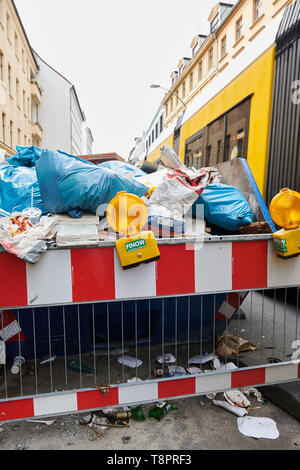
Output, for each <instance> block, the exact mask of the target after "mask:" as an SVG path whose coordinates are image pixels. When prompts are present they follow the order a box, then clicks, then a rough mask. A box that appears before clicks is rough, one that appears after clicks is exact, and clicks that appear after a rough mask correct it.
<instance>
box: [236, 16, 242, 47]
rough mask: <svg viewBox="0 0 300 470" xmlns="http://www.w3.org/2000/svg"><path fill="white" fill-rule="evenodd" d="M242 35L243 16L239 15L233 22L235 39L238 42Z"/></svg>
mask: <svg viewBox="0 0 300 470" xmlns="http://www.w3.org/2000/svg"><path fill="white" fill-rule="evenodd" d="M242 36H243V18H242V17H240V18H239V19H238V20H237V22H236V24H235V41H236V42H238V41H239V40H240V39H241V37H242Z"/></svg>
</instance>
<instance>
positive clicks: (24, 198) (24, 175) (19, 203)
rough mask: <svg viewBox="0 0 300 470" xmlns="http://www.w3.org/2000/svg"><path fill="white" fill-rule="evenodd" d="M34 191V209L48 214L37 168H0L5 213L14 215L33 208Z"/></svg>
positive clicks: (0, 202)
mask: <svg viewBox="0 0 300 470" xmlns="http://www.w3.org/2000/svg"><path fill="white" fill-rule="evenodd" d="M32 190H33V204H34V207H36V208H38V209H40V210H41V211H42V214H46V213H47V212H48V211H47V210H46V209H45V207H44V205H43V202H42V198H41V193H40V188H39V183H38V181H37V175H36V171H35V168H28V167H25V166H18V167H16V166H12V165H1V166H0V208H1V209H2V210H3V211H5V212H7V213H9V214H12V212H13V211H15V212H22V210H24V209H27V208H28V207H31V193H32Z"/></svg>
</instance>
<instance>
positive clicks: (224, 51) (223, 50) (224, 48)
mask: <svg viewBox="0 0 300 470" xmlns="http://www.w3.org/2000/svg"><path fill="white" fill-rule="evenodd" d="M226 54H227V39H226V36H224V37H223V39H222V40H221V59H223V57H224V56H225V55H226Z"/></svg>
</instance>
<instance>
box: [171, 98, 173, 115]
mask: <svg viewBox="0 0 300 470" xmlns="http://www.w3.org/2000/svg"><path fill="white" fill-rule="evenodd" d="M172 112H173V96H172V97H171V113H172Z"/></svg>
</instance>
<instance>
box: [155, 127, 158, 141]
mask: <svg viewBox="0 0 300 470" xmlns="http://www.w3.org/2000/svg"><path fill="white" fill-rule="evenodd" d="M157 137H158V123H156V124H155V138H156V139H157Z"/></svg>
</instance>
